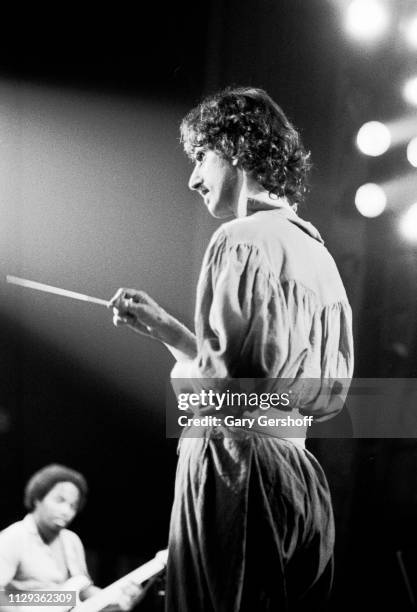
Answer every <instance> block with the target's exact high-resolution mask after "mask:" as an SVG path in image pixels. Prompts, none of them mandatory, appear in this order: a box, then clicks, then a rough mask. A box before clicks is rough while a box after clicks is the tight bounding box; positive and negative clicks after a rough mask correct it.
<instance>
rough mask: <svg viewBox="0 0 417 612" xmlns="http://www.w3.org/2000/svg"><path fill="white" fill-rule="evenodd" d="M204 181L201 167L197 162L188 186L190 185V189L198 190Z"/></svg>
mask: <svg viewBox="0 0 417 612" xmlns="http://www.w3.org/2000/svg"><path fill="white" fill-rule="evenodd" d="M202 182H203V179H202V178H201V174H200V168H199V166H198V165H197V164H196V165H195V166H194V170H193V171H192V173H191V176H190V179H189V181H188V187H189V189H193V190H196V189H198V188H199V187H200V185H201V184H202Z"/></svg>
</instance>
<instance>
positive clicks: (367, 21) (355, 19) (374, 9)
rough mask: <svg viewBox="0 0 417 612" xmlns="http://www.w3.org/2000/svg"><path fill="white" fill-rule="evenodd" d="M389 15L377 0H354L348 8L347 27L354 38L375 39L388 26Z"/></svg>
mask: <svg viewBox="0 0 417 612" xmlns="http://www.w3.org/2000/svg"><path fill="white" fill-rule="evenodd" d="M388 23H389V15H388V12H387V10H386V9H385V7H384V6H383V5H382V4H381V2H378V1H377V0H353V1H352V2H351V3H350V4H349V6H348V7H347V10H346V22H345V27H346V30H347V32H348V33H349V34H350V35H351V36H353V37H354V38H357V39H360V40H364V41H373V40H376V39H378V38H380V37H381V36H382V35H383V33H384V32H385V30H386V29H387V27H388Z"/></svg>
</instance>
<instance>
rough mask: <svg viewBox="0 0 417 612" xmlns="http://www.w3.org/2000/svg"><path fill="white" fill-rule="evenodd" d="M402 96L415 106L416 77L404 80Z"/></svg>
mask: <svg viewBox="0 0 417 612" xmlns="http://www.w3.org/2000/svg"><path fill="white" fill-rule="evenodd" d="M403 96H404V99H405V100H406V102H408V103H409V104H412V105H413V106H417V77H414V78H412V79H410V80H409V81H407V82H406V84H405V85H404V89H403Z"/></svg>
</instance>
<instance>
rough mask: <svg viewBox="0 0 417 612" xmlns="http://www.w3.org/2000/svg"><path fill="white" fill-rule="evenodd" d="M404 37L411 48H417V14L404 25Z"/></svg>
mask: <svg viewBox="0 0 417 612" xmlns="http://www.w3.org/2000/svg"><path fill="white" fill-rule="evenodd" d="M405 38H406V40H407V42H408V44H409V45H410V47H412V48H413V49H417V15H416V16H415V17H413V19H411V21H410V22H409V23H408V24H407V25H406V27H405Z"/></svg>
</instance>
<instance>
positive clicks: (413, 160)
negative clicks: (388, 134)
mask: <svg viewBox="0 0 417 612" xmlns="http://www.w3.org/2000/svg"><path fill="white" fill-rule="evenodd" d="M407 159H408V161H409V162H410V164H411V165H412V166H414V168H417V136H416V137H415V138H413V139H412V140H410V142H409V143H408V146H407Z"/></svg>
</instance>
